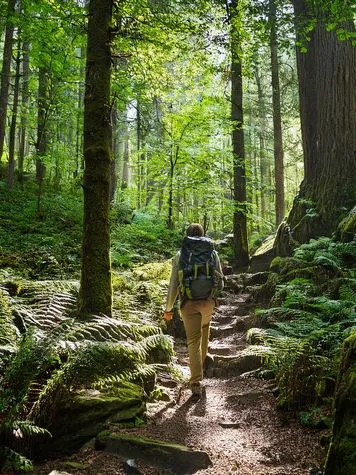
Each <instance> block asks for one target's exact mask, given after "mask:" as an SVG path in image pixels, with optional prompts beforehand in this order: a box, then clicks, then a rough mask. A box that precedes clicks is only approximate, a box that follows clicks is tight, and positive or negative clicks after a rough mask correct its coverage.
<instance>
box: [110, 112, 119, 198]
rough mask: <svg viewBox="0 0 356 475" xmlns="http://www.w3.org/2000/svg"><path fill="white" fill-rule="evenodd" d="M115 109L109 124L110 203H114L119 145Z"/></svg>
mask: <svg viewBox="0 0 356 475" xmlns="http://www.w3.org/2000/svg"><path fill="white" fill-rule="evenodd" d="M117 115H118V112H117V109H116V107H115V106H114V107H113V110H112V112H111V123H112V130H113V134H112V160H111V167H110V202H111V203H114V202H115V196H116V190H117V177H118V174H117V165H118V159H117V157H118V152H119V144H118V142H119V141H118V130H117Z"/></svg>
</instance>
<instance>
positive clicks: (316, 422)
mask: <svg viewBox="0 0 356 475" xmlns="http://www.w3.org/2000/svg"><path fill="white" fill-rule="evenodd" d="M299 420H300V422H301V423H302V424H303V425H305V426H308V427H312V428H313V429H324V428H325V427H328V428H330V427H331V423H332V420H331V417H330V414H328V413H325V411H323V410H322V409H321V408H320V407H312V408H311V409H310V410H309V411H301V412H300V413H299Z"/></svg>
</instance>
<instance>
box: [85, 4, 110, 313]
mask: <svg viewBox="0 0 356 475" xmlns="http://www.w3.org/2000/svg"><path fill="white" fill-rule="evenodd" d="M112 6H113V2H112V0H90V1H89V15H88V18H89V20H88V45H87V56H86V75H85V97H84V161H85V168H84V180H83V189H84V228H83V249H82V252H83V255H82V273H81V283H80V308H79V310H80V313H81V314H83V315H84V314H92V313H99V312H100V313H105V314H106V315H111V308H112V288H111V263H110V216H109V211H110V172H111V160H112V131H111V105H110V84H111V81H110V75H111V46H110V45H111V19H112Z"/></svg>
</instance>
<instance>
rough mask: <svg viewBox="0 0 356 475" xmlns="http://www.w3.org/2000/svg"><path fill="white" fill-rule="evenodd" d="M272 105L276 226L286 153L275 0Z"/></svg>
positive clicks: (280, 210) (271, 10)
mask: <svg viewBox="0 0 356 475" xmlns="http://www.w3.org/2000/svg"><path fill="white" fill-rule="evenodd" d="M269 23H270V48H271V75H272V106H273V142H274V146H273V148H274V183H275V193H276V203H275V209H276V226H279V225H280V224H281V222H282V220H283V218H284V206H285V205H284V153H283V137H282V117H281V92H280V87H279V64H278V54H277V52H278V42H277V8H276V2H275V0H270V2H269Z"/></svg>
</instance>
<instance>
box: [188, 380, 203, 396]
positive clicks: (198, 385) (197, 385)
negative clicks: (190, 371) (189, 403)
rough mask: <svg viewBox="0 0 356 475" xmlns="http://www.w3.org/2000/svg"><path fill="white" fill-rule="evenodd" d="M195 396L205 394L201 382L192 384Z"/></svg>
mask: <svg viewBox="0 0 356 475" xmlns="http://www.w3.org/2000/svg"><path fill="white" fill-rule="evenodd" d="M190 389H191V391H192V395H193V396H201V395H202V393H203V386H202V384H201V382H200V381H198V382H197V383H192V384H191V386H190Z"/></svg>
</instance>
